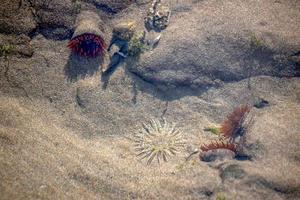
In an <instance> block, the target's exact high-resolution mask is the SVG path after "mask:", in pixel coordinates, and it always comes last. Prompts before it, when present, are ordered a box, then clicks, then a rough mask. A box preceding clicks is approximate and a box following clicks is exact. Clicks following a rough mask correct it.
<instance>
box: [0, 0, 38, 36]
mask: <svg viewBox="0 0 300 200" xmlns="http://www.w3.org/2000/svg"><path fill="white" fill-rule="evenodd" d="M22 2H23V1H20V0H3V1H1V6H0V33H7V34H22V33H24V34H28V33H30V32H32V31H33V30H34V29H36V27H37V23H36V20H35V16H34V10H33V9H32V8H31V7H29V4H28V3H26V2H25V1H24V3H22Z"/></svg>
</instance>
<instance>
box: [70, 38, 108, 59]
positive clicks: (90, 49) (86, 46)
mask: <svg viewBox="0 0 300 200" xmlns="http://www.w3.org/2000/svg"><path fill="white" fill-rule="evenodd" d="M68 47H69V48H70V49H71V50H72V51H73V52H74V53H76V54H78V55H80V56H83V57H96V56H103V55H104V52H105V49H106V48H107V45H106V44H105V42H104V40H103V39H102V38H101V37H100V36H98V35H94V34H90V33H86V34H82V35H79V36H77V37H75V38H73V39H72V40H71V41H70V42H69V44H68Z"/></svg>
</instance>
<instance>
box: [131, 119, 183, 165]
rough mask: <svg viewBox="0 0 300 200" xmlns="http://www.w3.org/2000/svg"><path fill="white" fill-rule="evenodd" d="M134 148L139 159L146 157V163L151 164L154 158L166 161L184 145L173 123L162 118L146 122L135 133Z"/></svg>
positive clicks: (158, 160)
mask: <svg viewBox="0 0 300 200" xmlns="http://www.w3.org/2000/svg"><path fill="white" fill-rule="evenodd" d="M134 141H135V150H136V151H137V156H138V157H139V158H141V159H147V164H148V165H149V164H151V162H152V161H153V159H154V158H156V159H157V162H158V163H160V160H163V161H165V162H166V161H167V160H168V159H169V158H170V157H171V156H174V155H176V153H178V152H180V150H182V148H183V147H184V145H185V141H184V138H183V135H182V133H181V132H180V131H179V130H177V129H176V128H175V125H174V124H169V123H167V122H166V120H165V119H164V120H163V121H162V122H161V121H159V120H153V119H152V120H150V122H149V123H148V124H143V127H142V128H141V129H140V130H139V131H138V132H137V133H136V134H135V136H134Z"/></svg>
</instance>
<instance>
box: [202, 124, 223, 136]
mask: <svg viewBox="0 0 300 200" xmlns="http://www.w3.org/2000/svg"><path fill="white" fill-rule="evenodd" d="M204 131H208V132H211V133H213V134H215V135H220V128H219V127H214V126H210V127H207V128H205V129H204Z"/></svg>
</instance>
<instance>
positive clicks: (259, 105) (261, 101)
mask: <svg viewBox="0 0 300 200" xmlns="http://www.w3.org/2000/svg"><path fill="white" fill-rule="evenodd" d="M268 105H269V102H268V101H267V100H264V99H261V98H260V99H258V100H257V101H256V102H255V103H254V107H255V108H264V107H266V106H268Z"/></svg>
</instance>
